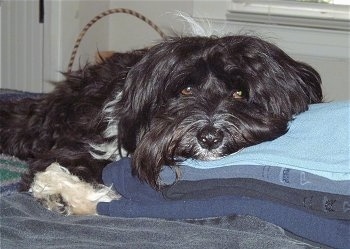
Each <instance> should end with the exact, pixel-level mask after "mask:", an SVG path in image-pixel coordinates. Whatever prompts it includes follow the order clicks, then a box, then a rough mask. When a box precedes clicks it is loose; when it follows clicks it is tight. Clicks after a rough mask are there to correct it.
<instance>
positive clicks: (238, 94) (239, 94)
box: [232, 91, 243, 99]
mask: <svg viewBox="0 0 350 249" xmlns="http://www.w3.org/2000/svg"><path fill="white" fill-rule="evenodd" d="M232 97H233V98H234V99H241V98H243V91H234V92H233V94H232Z"/></svg>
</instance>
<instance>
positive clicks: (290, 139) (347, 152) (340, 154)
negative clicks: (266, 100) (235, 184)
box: [182, 102, 350, 187]
mask: <svg viewBox="0 0 350 249" xmlns="http://www.w3.org/2000/svg"><path fill="white" fill-rule="evenodd" d="M182 164H183V165H186V166H190V167H194V168H199V169H208V168H217V167H223V166H234V165H269V166H279V167H286V168H290V169H297V170H302V171H306V172H310V173H313V174H316V175H320V176H323V177H326V178H329V179H332V180H350V102H334V103H322V104H314V105H310V109H309V111H306V112H304V113H301V114H299V115H298V116H296V117H295V119H294V120H293V121H291V122H290V125H289V131H288V132H287V133H286V134H285V135H283V136H281V137H279V138H277V139H275V140H273V141H268V142H264V143H261V144H258V145H254V146H251V147H247V148H245V149H243V150H241V151H239V152H237V153H234V154H232V155H229V156H226V157H223V158H221V159H218V160H214V161H198V160H192V159H188V160H186V161H184V162H183V163H182ZM247 167H249V166H247ZM349 187H350V186H349Z"/></svg>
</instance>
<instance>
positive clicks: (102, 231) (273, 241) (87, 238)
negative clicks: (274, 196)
mask: <svg viewBox="0 0 350 249" xmlns="http://www.w3.org/2000/svg"><path fill="white" fill-rule="evenodd" d="M0 234H1V245H0V248H3V249H10V248H45V249H49V248H94V249H96V248H143V249H145V248H152V249H156V248H191V249H192V248H201V249H202V248H215V249H217V248H260V249H264V248H266V249H273V248H276V249H282V248H285V249H287V248H315V247H313V246H309V245H307V244H305V243H303V242H298V241H297V240H295V239H293V238H291V237H290V236H288V235H286V234H285V232H284V231H283V230H282V229H281V228H279V227H277V226H275V225H273V224H270V223H267V222H264V221H262V220H260V219H258V218H255V217H250V216H230V217H224V218H211V219H200V220H187V221H169V220H164V219H150V218H113V217H106V216H84V217H82V216H61V215H59V214H55V213H53V212H50V211H48V210H45V209H44V208H43V207H42V206H40V205H39V204H38V203H37V202H36V201H34V200H33V198H32V197H31V196H30V195H28V194H13V195H10V196H3V197H1V222H0Z"/></svg>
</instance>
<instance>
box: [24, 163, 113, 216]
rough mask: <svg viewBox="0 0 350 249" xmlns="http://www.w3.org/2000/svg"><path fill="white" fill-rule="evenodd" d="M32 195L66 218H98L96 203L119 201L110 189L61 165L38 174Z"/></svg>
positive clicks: (32, 188) (31, 190) (31, 189)
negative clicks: (87, 216) (89, 180)
mask: <svg viewBox="0 0 350 249" xmlns="http://www.w3.org/2000/svg"><path fill="white" fill-rule="evenodd" d="M29 192H31V193H32V194H33V196H34V197H35V198H37V199H38V200H39V201H40V202H41V203H42V204H43V205H44V206H45V207H46V208H48V209H49V210H52V211H56V212H59V213H61V214H64V215H96V214H97V213H96V207H97V203H99V202H110V201H112V200H117V199H119V198H120V196H119V195H118V194H116V193H115V192H114V191H113V190H112V188H111V187H107V186H105V185H102V184H97V185H93V184H90V183H87V182H85V181H83V180H81V179H79V178H78V177H77V176H74V175H72V174H71V173H70V172H69V171H68V170H67V169H66V168H64V167H62V166H61V165H60V164H58V163H52V164H51V165H50V166H49V167H47V168H46V170H45V171H44V172H38V173H36V174H35V177H34V180H33V183H32V185H31V187H30V190H29Z"/></svg>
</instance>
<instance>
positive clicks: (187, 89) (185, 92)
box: [181, 86, 192, 95]
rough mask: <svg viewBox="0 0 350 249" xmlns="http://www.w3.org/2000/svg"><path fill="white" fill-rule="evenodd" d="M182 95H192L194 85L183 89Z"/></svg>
mask: <svg viewBox="0 0 350 249" xmlns="http://www.w3.org/2000/svg"><path fill="white" fill-rule="evenodd" d="M181 94H182V95H192V87H190V86H189V87H186V88H184V89H182V91H181Z"/></svg>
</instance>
